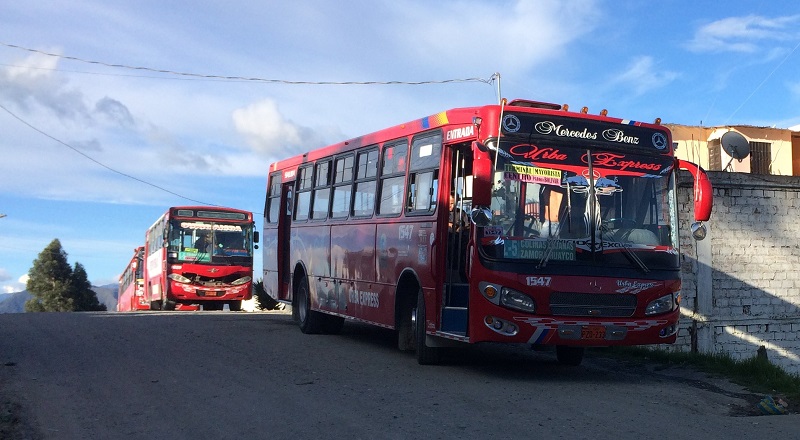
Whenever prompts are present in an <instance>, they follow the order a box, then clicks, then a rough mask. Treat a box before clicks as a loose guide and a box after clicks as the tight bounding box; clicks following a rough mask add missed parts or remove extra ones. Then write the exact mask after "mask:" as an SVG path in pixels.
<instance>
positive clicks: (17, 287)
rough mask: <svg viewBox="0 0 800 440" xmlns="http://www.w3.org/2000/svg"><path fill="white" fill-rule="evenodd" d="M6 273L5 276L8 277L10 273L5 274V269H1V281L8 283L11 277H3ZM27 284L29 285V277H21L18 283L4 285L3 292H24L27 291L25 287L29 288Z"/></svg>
mask: <svg viewBox="0 0 800 440" xmlns="http://www.w3.org/2000/svg"><path fill="white" fill-rule="evenodd" d="M4 273H5V275H8V273H7V272H5V269H0V281H8V280H10V279H11V277H7V278H5V277H2V275H3V274H4ZM27 284H28V275H27V274H25V275H23V276H21V277H19V279H18V280H17V281H16V282H10V283H3V285H2V290H3V293H16V292H22V291H23V290H25V286H27Z"/></svg>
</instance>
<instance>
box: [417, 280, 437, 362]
mask: <svg viewBox="0 0 800 440" xmlns="http://www.w3.org/2000/svg"><path fill="white" fill-rule="evenodd" d="M413 323H414V339H415V345H416V349H417V363H419V364H420V365H436V364H438V363H439V362H440V360H441V352H440V350H439V348H438V347H429V346H428V345H427V344H426V343H425V297H424V295H423V294H422V289H419V293H417V307H416V308H415V309H414V319H413Z"/></svg>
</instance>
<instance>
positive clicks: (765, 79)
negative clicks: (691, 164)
mask: <svg viewBox="0 0 800 440" xmlns="http://www.w3.org/2000/svg"><path fill="white" fill-rule="evenodd" d="M798 47H800V43H797V44H796V45H795V46H794V49H792V50H791V51H789V53H788V54H787V55H786V56H785V57H784V58H783V60H781V62H780V63H778V65H777V66H775V68H774V69H772V71H771V72H770V73H769V74H767V76H766V77H765V78H764V80H763V81H761V83H760V84H759V85H758V86H756V88H755V89H753V91H752V92H751V93H750V95H749V96H748V97H747V98H745V100H744V101H742V103H741V104H739V107H736V110H734V111H733V113H731V115H730V116H728V119H726V120H725V125H727V124H728V121H730V120H731V118H733V116H734V115H735V114H736V113H738V112H739V110H741V109H742V107H744V105H745V104H746V103H747V101H749V100H750V98H752V97H753V95H755V94H756V92H757V91H758V90H759V89H760V88H761V86H763V85H764V84H765V83H766V82H767V80H769V79H770V77H772V74H774V73H775V72H776V71H777V70H778V69H780V67H781V66H782V65H783V63H785V62H786V60H788V59H789V57H791V56H792V54H793V53H794V52H795V51H796V50H797V48H798Z"/></svg>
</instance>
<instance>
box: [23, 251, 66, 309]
mask: <svg viewBox="0 0 800 440" xmlns="http://www.w3.org/2000/svg"><path fill="white" fill-rule="evenodd" d="M71 278H72V268H71V267H70V266H69V264H68V263H67V253H66V252H64V250H63V249H62V248H61V242H60V241H58V239H57V238H56V239H54V240H53V241H52V242H50V244H49V245H47V247H46V248H44V250H43V251H42V252H41V253H39V257H38V258H36V260H34V261H33V267H31V268H30V270H29V271H28V282H27V285H26V288H27V289H28V292H30V293H31V295H32V297H31V299H29V300H28V301H26V302H25V311H26V312H68V311H71V310H73V301H72V298H70V295H69V293H70V288H71V287H70V286H71V284H72V282H71Z"/></svg>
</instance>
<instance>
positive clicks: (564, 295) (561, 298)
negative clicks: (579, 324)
mask: <svg viewBox="0 0 800 440" xmlns="http://www.w3.org/2000/svg"><path fill="white" fill-rule="evenodd" d="M635 310H636V295H627V294H595V293H572V292H553V293H551V294H550V312H551V313H552V314H553V315H556V316H592V317H602V318H623V317H628V316H633V312H634V311H635Z"/></svg>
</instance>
